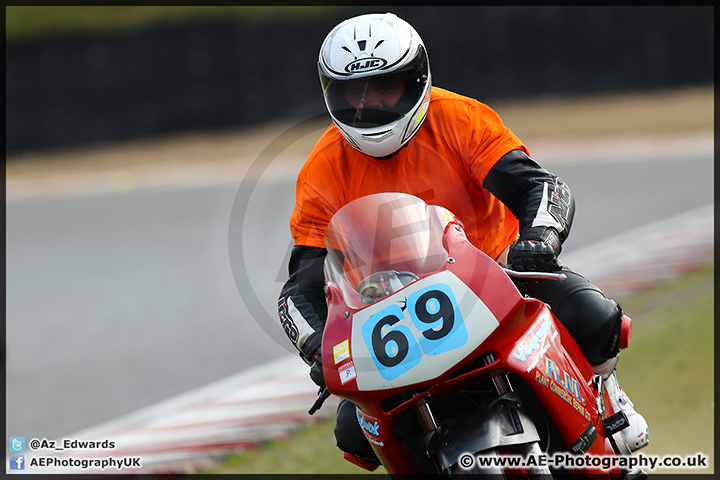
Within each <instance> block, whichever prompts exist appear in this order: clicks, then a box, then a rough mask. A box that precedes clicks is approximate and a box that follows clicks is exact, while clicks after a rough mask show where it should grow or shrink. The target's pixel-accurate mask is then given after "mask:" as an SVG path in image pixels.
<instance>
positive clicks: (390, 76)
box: [320, 47, 428, 128]
mask: <svg viewBox="0 0 720 480" xmlns="http://www.w3.org/2000/svg"><path fill="white" fill-rule="evenodd" d="M320 80H321V82H322V86H323V94H324V95H325V102H326V103H327V106H328V110H329V111H330V113H331V114H332V115H333V117H335V119H336V120H337V121H339V122H341V123H343V124H345V125H348V126H350V127H355V128H372V127H379V126H382V125H388V124H390V123H393V122H396V121H398V120H399V119H400V118H402V117H403V116H405V115H406V114H407V113H408V112H411V111H412V110H413V109H414V108H415V106H416V105H417V104H418V102H419V101H420V98H421V97H422V94H423V92H424V90H425V85H426V84H427V82H428V62H427V55H426V54H425V49H424V48H422V47H421V48H420V49H419V50H418V53H417V55H415V58H414V59H413V60H412V61H411V62H409V63H408V64H407V65H406V66H405V67H403V68H401V69H399V70H395V71H393V72H391V73H385V74H378V75H373V76H365V77H361V78H353V79H342V80H338V79H334V78H330V77H329V76H327V75H325V74H323V73H322V69H321V71H320Z"/></svg>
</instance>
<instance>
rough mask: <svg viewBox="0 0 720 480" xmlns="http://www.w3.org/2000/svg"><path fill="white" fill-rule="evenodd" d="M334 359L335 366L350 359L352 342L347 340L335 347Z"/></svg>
mask: <svg viewBox="0 0 720 480" xmlns="http://www.w3.org/2000/svg"><path fill="white" fill-rule="evenodd" d="M333 357H334V358H335V365H337V364H338V363H340V362H342V361H343V360H345V359H346V358H350V341H349V340H345V341H344V342H342V343H338V344H337V345H335V346H334V347H333Z"/></svg>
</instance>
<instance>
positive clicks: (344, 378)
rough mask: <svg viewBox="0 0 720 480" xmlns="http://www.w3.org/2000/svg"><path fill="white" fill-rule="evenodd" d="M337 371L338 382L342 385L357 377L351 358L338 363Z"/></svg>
mask: <svg viewBox="0 0 720 480" xmlns="http://www.w3.org/2000/svg"><path fill="white" fill-rule="evenodd" d="M338 373H339V374H340V382H341V383H342V384H343V385H345V384H346V383H347V382H349V381H350V380H352V379H354V378H355V377H357V372H356V371H355V364H354V363H353V361H352V360H350V361H349V362H347V363H343V364H342V365H340V367H339V368H338Z"/></svg>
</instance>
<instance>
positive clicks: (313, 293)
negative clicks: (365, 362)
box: [278, 246, 327, 365]
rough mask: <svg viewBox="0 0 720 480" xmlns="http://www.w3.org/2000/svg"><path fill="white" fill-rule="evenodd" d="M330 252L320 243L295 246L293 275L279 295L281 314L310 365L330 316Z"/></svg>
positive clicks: (291, 272) (291, 269) (291, 335)
mask: <svg viewBox="0 0 720 480" xmlns="http://www.w3.org/2000/svg"><path fill="white" fill-rule="evenodd" d="M326 254H327V252H326V251H325V249H323V248H317V247H305V246H297V247H294V248H293V250H292V253H291V255H290V262H289V264H288V271H289V273H290V277H289V278H288V280H287V282H285V285H283V287H282V290H281V292H280V298H279V299H278V317H279V319H280V324H281V326H282V328H283V330H285V334H286V335H287V336H288V338H289V339H290V341H291V342H293V345H295V348H297V349H298V351H299V352H300V356H301V357H302V359H303V360H304V361H305V363H307V364H308V365H309V364H310V363H312V359H313V356H314V355H315V352H317V350H318V349H319V348H320V343H321V342H322V330H323V328H324V326H325V320H326V318H327V304H326V303H325V292H324V286H325V277H324V275H323V262H324V260H325V255H326Z"/></svg>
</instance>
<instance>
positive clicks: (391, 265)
mask: <svg viewBox="0 0 720 480" xmlns="http://www.w3.org/2000/svg"><path fill="white" fill-rule="evenodd" d="M451 220H453V215H452V214H451V213H450V212H449V211H448V210H446V209H445V208H442V207H438V206H429V205H427V204H426V203H425V202H424V201H422V200H421V199H419V198H417V197H415V196H412V195H408V194H404V193H378V194H374V195H368V196H366V197H361V198H358V199H356V200H354V201H352V202H350V203H348V204H346V205H345V206H343V207H342V208H341V209H340V210H338V212H337V213H336V214H335V215H334V216H333V218H332V219H331V220H330V223H329V224H328V228H327V230H326V231H325V247H326V249H327V252H328V254H327V257H326V258H325V278H326V279H327V280H329V281H331V282H333V283H335V284H336V285H338V287H340V289H341V291H342V292H343V296H344V299H345V302H346V303H347V304H348V306H351V307H353V308H361V307H363V306H367V305H370V304H372V303H375V302H377V301H379V300H381V299H383V298H385V297H387V296H389V295H392V294H393V293H394V292H396V291H398V290H400V289H401V288H404V287H406V286H408V285H410V284H411V283H413V282H415V281H416V280H418V279H419V278H422V277H423V276H426V275H428V274H430V273H433V272H437V271H438V270H440V269H442V268H443V266H444V264H445V262H446V261H447V256H448V255H447V251H446V250H445V247H444V246H443V231H444V229H445V226H446V225H447V224H448V222H450V221H451Z"/></svg>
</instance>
